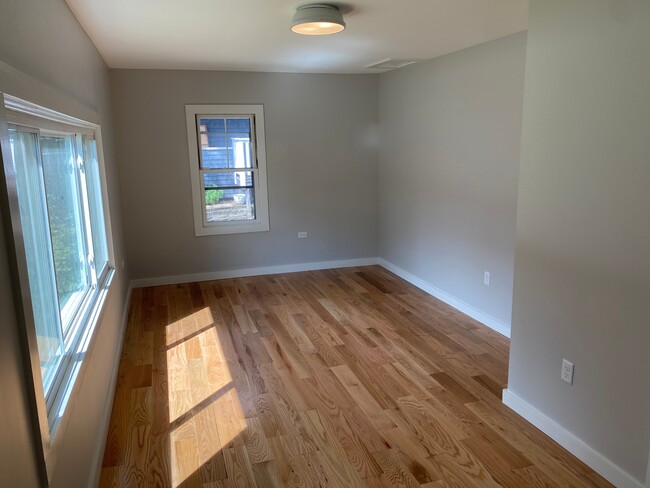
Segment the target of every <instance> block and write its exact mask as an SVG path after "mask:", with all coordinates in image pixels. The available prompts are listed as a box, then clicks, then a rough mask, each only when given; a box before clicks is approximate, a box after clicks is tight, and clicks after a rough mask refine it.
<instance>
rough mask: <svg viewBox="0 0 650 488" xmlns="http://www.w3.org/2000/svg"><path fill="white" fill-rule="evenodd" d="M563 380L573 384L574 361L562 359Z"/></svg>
mask: <svg viewBox="0 0 650 488" xmlns="http://www.w3.org/2000/svg"><path fill="white" fill-rule="evenodd" d="M562 381H566V382H567V383H569V384H570V385H572V384H573V363H571V362H569V361H567V360H566V359H563V360H562Z"/></svg>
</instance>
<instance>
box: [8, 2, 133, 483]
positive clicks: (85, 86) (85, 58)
mask: <svg viewBox="0 0 650 488" xmlns="http://www.w3.org/2000/svg"><path fill="white" fill-rule="evenodd" d="M0 12H1V13H0V61H1V62H0V91H6V92H7V93H10V94H13V95H16V96H19V97H21V98H25V99H28V100H31V101H33V102H35V103H39V104H41V105H45V106H48V107H50V108H54V109H57V110H60V111H63V112H66V113H68V114H70V115H74V116H78V117H81V118H85V119H93V121H95V122H99V123H101V124H102V132H103V136H104V144H105V155H106V166H107V177H108V187H109V199H110V207H111V214H112V225H113V231H114V237H115V246H116V249H115V250H116V257H117V262H118V263H119V262H120V261H121V259H122V250H123V246H122V226H121V208H120V196H119V191H118V176H117V167H116V164H115V151H114V148H113V134H112V120H111V110H110V103H109V85H108V72H107V68H106V66H105V65H104V63H103V61H102V59H101V57H100V56H99V54H98V53H97V51H96V50H95V48H94V46H93V44H92V43H91V42H90V40H89V39H88V37H87V36H86V34H85V32H84V31H83V29H82V28H81V27H80V25H79V24H78V22H77V21H76V19H75V18H74V16H73V15H72V13H71V12H70V10H69V9H68V7H67V5H66V4H65V2H64V1H63V0H52V1H48V2H42V1H38V0H21V1H20V2H15V1H10V0H0ZM96 113H99V117H97V115H96ZM3 210H4V209H3ZM4 218H5V217H4V216H3V217H0V220H2V219H4ZM2 224H6V222H0V225H2ZM0 235H1V236H2V240H0V389H1V391H2V394H0V422H2V425H1V426H0V432H2V434H1V435H0V486H20V487H33V486H37V483H38V482H37V464H36V456H35V452H36V451H35V449H37V448H39V447H38V446H35V445H34V443H33V442H32V437H31V428H32V427H31V424H30V416H29V413H28V412H29V404H28V402H27V400H26V398H27V391H29V390H28V389H29V388H32V386H31V384H29V383H28V382H27V381H26V379H25V377H24V369H23V362H22V357H21V347H20V341H19V339H18V338H19V331H18V325H17V322H16V314H15V311H14V308H13V296H12V282H11V280H10V276H9V269H10V267H11V266H12V264H11V263H12V260H13V256H12V255H10V253H9V252H8V249H7V248H8V245H7V244H6V242H5V239H6V238H9V236H5V235H4V233H3V234H0ZM127 281H128V280H127V276H126V274H125V273H124V272H121V271H119V272H118V275H117V276H116V280H115V282H114V285H113V289H112V290H111V292H110V294H109V297H108V299H107V302H106V309H105V310H106V311H105V314H104V316H103V319H102V320H101V322H100V324H99V325H98V330H97V336H96V339H95V346H96V347H94V348H93V349H92V350H91V351H90V352H89V353H88V355H87V357H86V361H87V363H86V365H87V369H86V370H85V374H84V376H83V377H81V378H80V379H79V385H78V387H79V388H78V390H77V394H76V395H75V403H74V404H73V405H70V406H69V408H68V412H67V413H66V417H67V418H68V419H69V421H67V423H66V425H65V426H62V427H61V428H60V431H59V432H58V434H57V438H56V439H55V442H56V443H57V444H58V447H57V450H56V452H57V453H58V461H57V464H56V469H55V471H54V476H53V479H54V485H55V486H59V487H81V486H88V479H89V476H90V471H91V467H92V465H93V462H94V460H95V455H96V453H97V448H98V446H99V443H100V442H101V441H103V439H102V422H103V420H104V419H103V415H104V412H105V408H106V405H107V404H110V401H111V399H112V393H113V392H110V391H108V384H109V377H110V373H111V371H112V368H113V364H114V362H115V361H116V357H115V356H116V352H117V351H116V348H117V344H118V339H119V334H120V326H121V316H122V311H123V309H124V305H125V304H124V295H125V292H126V286H127ZM64 422H65V421H64Z"/></svg>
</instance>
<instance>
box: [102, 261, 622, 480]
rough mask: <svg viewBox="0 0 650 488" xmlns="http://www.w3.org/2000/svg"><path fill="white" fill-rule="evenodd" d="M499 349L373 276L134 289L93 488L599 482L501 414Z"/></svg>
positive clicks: (494, 338) (501, 345)
mask: <svg viewBox="0 0 650 488" xmlns="http://www.w3.org/2000/svg"><path fill="white" fill-rule="evenodd" d="M508 345H509V341H508V340H507V339H506V338H504V337H502V336H500V335H499V334H497V333H495V332H493V331H491V330H490V329H488V328H486V327H484V326H482V325H480V324H479V323H477V322H476V321H474V320H472V319H470V318H468V317H467V316H465V315H463V314H461V313H459V312H457V311H455V310H454V309H452V308H451V307H449V306H447V305H445V304H443V303H442V302H440V301H438V300H436V299H435V298H432V297H431V296H429V295H427V294H426V293H424V292H422V291H420V290H419V289H417V288H415V287H413V286H412V285H410V284H408V283H406V282H405V281H403V280H401V279H400V278H398V277H396V276H395V275H393V274H391V273H389V272H388V271H386V270H384V269H383V268H381V267H378V266H370V267H363V268H347V269H339V270H326V271H314V272H306V273H292V274H282V275H274V276H261V277H252V278H241V279H232V280H221V281H212V282H204V283H192V284H185V285H171V286H160V287H152V288H142V289H136V290H134V291H133V295H132V299H131V305H130V310H129V316H128V326H127V331H126V337H125V342H124V350H123V353H122V357H121V363H120V369H119V378H118V385H117V390H116V393H115V403H114V406H113V413H112V418H111V421H110V428H109V434H108V439H107V444H106V451H105V455H104V459H103V468H102V472H101V483H100V484H101V486H123V487H137V486H160V487H174V488H176V487H183V488H186V487H201V488H206V487H234V486H242V487H254V486H258V487H274V486H295V487H312V486H313V487H318V486H323V487H325V486H330V487H354V486H369V487H392V486H403V487H419V486H426V487H444V486H460V487H464V486H491V487H496V486H505V487H527V486H530V487H559V486H563V487H564V486H610V485H609V484H608V483H606V482H605V481H604V480H603V479H602V478H601V477H600V476H598V475H597V474H595V473H594V472H593V471H592V470H591V469H589V468H588V467H587V466H585V465H584V464H583V463H581V462H580V461H578V460H577V459H576V458H575V457H573V456H572V455H571V454H569V453H567V452H566V451H565V450H564V449H562V448H561V447H560V446H558V445H557V444H556V443H555V442H553V441H552V440H550V439H549V438H548V437H546V436H545V435H544V434H542V433H541V432H540V431H538V430H537V429H535V428H534V427H533V426H531V425H530V424H528V423H527V422H526V421H524V420H523V419H522V418H521V417H519V416H518V415H517V414H515V413H513V412H512V411H511V410H509V409H508V408H507V407H505V406H504V405H503V404H502V403H501V400H500V395H501V389H502V388H503V387H504V386H505V385H506V380H507V378H506V375H507V361H508Z"/></svg>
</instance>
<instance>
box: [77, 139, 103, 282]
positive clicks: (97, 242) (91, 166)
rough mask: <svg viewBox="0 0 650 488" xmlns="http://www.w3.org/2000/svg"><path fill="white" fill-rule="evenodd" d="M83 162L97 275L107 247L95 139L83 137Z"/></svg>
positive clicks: (99, 274)
mask: <svg viewBox="0 0 650 488" xmlns="http://www.w3.org/2000/svg"><path fill="white" fill-rule="evenodd" d="M83 151H84V163H85V165H86V185H87V186H86V188H87V189H88V206H89V208H90V228H91V230H92V234H93V252H94V255H95V269H96V271H97V276H98V277H99V276H101V274H102V271H103V270H104V268H105V267H106V265H107V264H108V247H107V245H106V225H105V222H104V202H103V200H102V185H101V179H100V177H99V160H98V158H97V145H96V143H95V140H94V139H92V138H90V137H87V136H84V138H83Z"/></svg>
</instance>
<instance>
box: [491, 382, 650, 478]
mask: <svg viewBox="0 0 650 488" xmlns="http://www.w3.org/2000/svg"><path fill="white" fill-rule="evenodd" d="M502 401H503V403H504V404H505V405H506V406H508V407H509V408H511V409H512V410H514V411H515V412H516V413H518V414H519V415H521V416H522V417H523V418H524V419H526V420H527V421H528V422H530V423H531V424H533V425H534V426H535V427H537V428H538V429H539V430H541V431H542V432H544V433H545V434H546V435H548V436H549V437H550V438H551V439H553V440H554V441H555V442H557V443H558V444H559V445H560V446H562V447H563V448H565V449H566V450H567V451H569V452H570V453H571V454H573V455H574V456H575V457H577V458H578V459H580V460H581V461H582V462H584V463H585V464H586V465H587V466H589V467H591V468H592V469H593V470H594V471H596V472H597V473H598V474H600V475H601V476H602V477H603V478H605V479H606V480H607V481H609V482H610V483H612V484H614V486H617V487H618V488H644V486H645V487H646V488H647V487H648V482H650V480H646V483H645V485H644V484H643V482H642V481H639V480H637V479H636V478H635V477H634V476H632V475H631V474H629V473H628V472H626V471H625V470H624V469H623V468H621V467H620V466H618V465H616V464H615V463H614V462H612V461H611V460H610V459H608V458H607V457H605V456H604V455H603V454H601V453H600V452H598V451H596V450H595V449H594V448H592V447H591V446H590V445H589V444H587V443H586V442H584V441H583V440H582V439H580V438H579V437H577V436H576V435H574V434H573V433H571V432H570V431H569V430H567V429H566V428H565V427H563V426H562V425H560V424H559V423H557V422H556V421H555V420H553V419H552V418H550V417H548V416H547V415H546V414H545V413H544V412H542V411H541V410H538V409H537V408H536V407H535V406H534V405H532V404H530V403H528V402H527V401H526V400H524V399H523V398H521V397H519V396H518V395H517V394H516V393H514V392H513V391H512V390H510V389H509V388H506V389H505V390H503V400H502ZM648 462H649V464H650V459H649V460H648Z"/></svg>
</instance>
